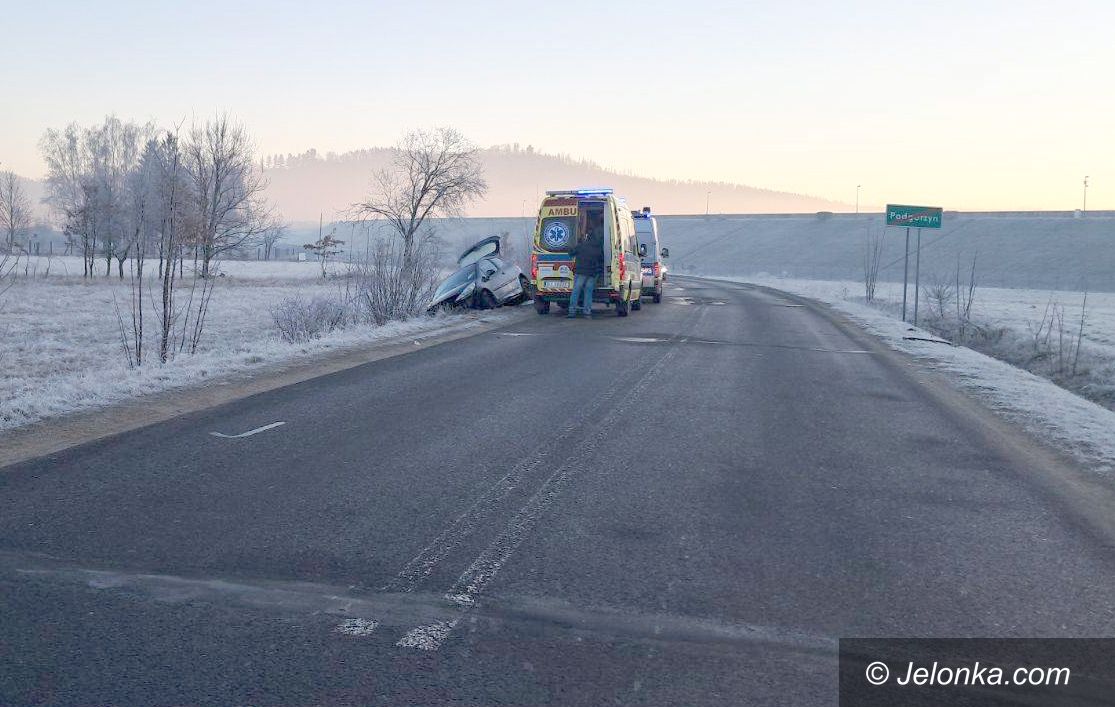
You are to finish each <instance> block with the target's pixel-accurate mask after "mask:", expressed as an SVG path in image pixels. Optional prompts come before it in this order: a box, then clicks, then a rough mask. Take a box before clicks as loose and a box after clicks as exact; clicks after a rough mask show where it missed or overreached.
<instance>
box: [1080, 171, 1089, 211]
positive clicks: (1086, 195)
mask: <svg viewBox="0 0 1115 707" xmlns="http://www.w3.org/2000/svg"><path fill="white" fill-rule="evenodd" d="M1080 213H1081V214H1086V213H1088V177H1087V176H1085V177H1084V208H1083V209H1081V210H1080Z"/></svg>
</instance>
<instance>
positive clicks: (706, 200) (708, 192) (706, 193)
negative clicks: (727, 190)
mask: <svg viewBox="0 0 1115 707" xmlns="http://www.w3.org/2000/svg"><path fill="white" fill-rule="evenodd" d="M711 196H712V192H711V191H707V192H705V216H708V200H709V197H711Z"/></svg>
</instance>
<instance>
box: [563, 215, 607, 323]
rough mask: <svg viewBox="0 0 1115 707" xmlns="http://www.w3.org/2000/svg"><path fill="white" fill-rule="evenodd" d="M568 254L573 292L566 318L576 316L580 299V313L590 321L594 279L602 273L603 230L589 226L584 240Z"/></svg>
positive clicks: (594, 285)
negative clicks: (570, 263)
mask: <svg viewBox="0 0 1115 707" xmlns="http://www.w3.org/2000/svg"><path fill="white" fill-rule="evenodd" d="M569 254H570V255H572V256H573V292H572V294H570V295H569V313H568V314H566V317H568V318H569V319H574V318H575V317H576V316H577V300H578V298H581V302H582V306H581V311H583V312H584V313H585V317H586V318H588V319H592V291H593V289H595V288H596V277H597V276H598V275H600V274H601V273H602V272H604V236H603V230H602V229H601V228H600V227H599V226H596V225H591V226H589V228H588V233H587V234H586V235H585V238H584V240H582V241H581V242H580V243H578V244H577V245H575V246H573V248H571V249H570V250H569Z"/></svg>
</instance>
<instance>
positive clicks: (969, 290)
mask: <svg viewBox="0 0 1115 707" xmlns="http://www.w3.org/2000/svg"><path fill="white" fill-rule="evenodd" d="M978 257H979V253H978V252H977V253H973V254H972V266H971V268H969V270H968V284H967V286H966V287H963V288H962V287H961V282H960V256H959V255H957V256H956V290H955V297H956V327H957V334H958V335H959V339H960V341H964V337H966V336H967V335H968V329H969V327H970V326H971V325H972V303H973V302H975V299H976V259H977V258H978Z"/></svg>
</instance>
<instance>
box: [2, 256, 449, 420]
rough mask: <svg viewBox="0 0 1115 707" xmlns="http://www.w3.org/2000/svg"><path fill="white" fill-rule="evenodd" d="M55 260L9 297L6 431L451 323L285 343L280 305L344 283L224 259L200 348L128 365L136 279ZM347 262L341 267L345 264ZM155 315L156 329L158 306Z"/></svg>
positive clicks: (296, 269)
mask: <svg viewBox="0 0 1115 707" xmlns="http://www.w3.org/2000/svg"><path fill="white" fill-rule="evenodd" d="M98 265H99V266H100V265H102V264H101V263H98ZM47 266H48V263H47V259H46V258H42V259H38V260H33V261H32V262H31V264H30V266H29V267H28V270H27V272H28V277H26V278H24V277H21V278H19V279H18V280H17V281H16V282H15V284H14V285H13V287H12V288H11V289H10V290H8V292H7V293H6V295H5V296H4V299H3V302H2V304H0V370H2V371H3V374H2V377H0V435H2V432H3V430H8V429H12V428H15V427H19V426H22V425H26V424H29V423H31V422H35V421H37V420H41V419H43V418H46V417H50V416H54V415H59V414H64V413H68V412H73V411H77V410H82V409H88V408H91V407H96V406H100V405H105V404H109V403H113V402H118V401H122V400H126V399H128V398H132V397H135V396H139V395H144V394H147V393H153V392H157V391H160V390H166V389H168V388H174V387H179V386H188V385H196V384H199V383H203V382H206V381H209V380H212V379H214V378H219V377H221V376H227V375H229V374H236V373H243V372H247V371H251V370H253V369H258V368H261V367H265V366H268V365H272V364H281V363H283V362H288V361H292V360H296V359H300V358H308V357H312V356H315V355H320V354H323V353H326V352H329V351H334V350H338V349H342V348H346V347H353V346H359V345H363V344H369V343H373V342H376V341H378V340H382V339H385V338H390V337H397V336H402V335H406V334H412V333H418V332H428V331H431V330H434V329H437V328H441V327H444V326H446V323H447V322H446V320H445V319H444V318H433V319H430V318H427V317H418V318H415V319H412V320H410V321H406V322H393V323H390V324H387V325H385V326H383V327H372V326H352V327H349V328H347V329H344V330H342V331H338V332H334V333H332V334H330V335H327V336H324V337H323V338H321V339H317V340H314V341H310V342H306V343H300V344H290V343H286V342H284V341H282V340H281V339H280V338H279V336H278V333H277V330H276V328H275V324H274V322H273V321H272V317H271V313H270V310H271V307H272V306H274V305H275V304H276V303H278V302H280V301H281V300H282V299H283V298H285V297H290V296H292V295H302V296H305V297H313V296H314V295H329V294H335V293H337V291H338V288H341V287H343V284H342V282H341V281H340V280H328V281H323V280H322V279H321V269H320V265H319V264H318V263H315V262H306V263H297V262H278V263H276V262H270V263H266V262H264V263H260V262H228V263H223V264H222V272H223V273H224V275H225V276H224V277H221V278H218V282H217V285H216V287H215V289H214V291H213V298H212V301H211V305H210V314H209V317H208V319H207V321H206V327H205V332H206V333H205V335H204V336H203V339H202V343H201V347H200V351H199V352H198V353H197V354H194V355H180V356H178V357H176V358H175V359H174V360H172V361H171V362H169V363H168V364H166V365H159V364H158V363H157V361H152V362H150V363H148V364H145V365H144V366H142V367H139V368H129V366H128V363H127V360H126V358H125V356H124V354H123V352H122V347H121V340H120V330H119V324H118V322H117V319H116V310H115V308H114V297H115V298H116V301H117V302H118V303H119V305H120V307H121V311H122V314H123V315H124V317H125V318H127V317H129V316H130V314H129V311H130V310H129V304H128V302H129V298H130V296H131V295H130V286H129V283H128V280H127V279H125V280H124V281H123V282H121V281H120V280H118V279H117V278H116V277H115V276H114V277H111V278H105V277H104V276H103V274H98V275H97V277H95V278H92V279H88V280H86V279H83V278H82V277H81V261H80V259H78V258H53V259H52V260H51V262H50V263H49V276H48V275H47V270H48V267H47ZM341 269H342V266H340V265H338V266H337V271H340V270H341ZM20 272H21V273H22V272H23V269H22V267H21V269H20ZM101 272H102V273H103V270H102V271H101ZM75 273H76V275H75ZM148 315H149V316H150V317H151V319H150V322H149V324H148V326H149V327H151V328H152V329H153V328H154V316H153V313H152V308H151V306H150V304H149V307H148Z"/></svg>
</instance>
